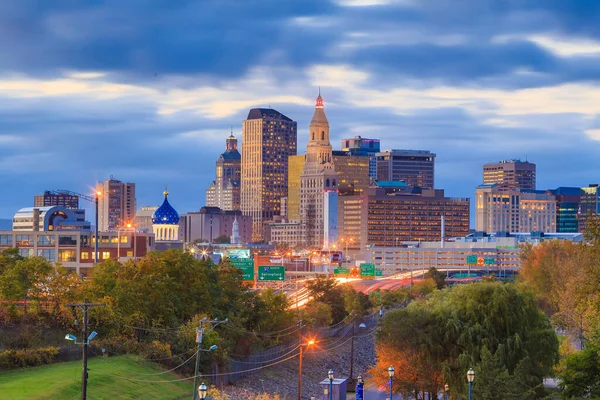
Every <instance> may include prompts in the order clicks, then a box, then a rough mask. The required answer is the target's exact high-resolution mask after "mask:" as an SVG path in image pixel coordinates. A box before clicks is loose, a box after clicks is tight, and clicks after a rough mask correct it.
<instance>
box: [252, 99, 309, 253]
mask: <svg viewBox="0 0 600 400" xmlns="http://www.w3.org/2000/svg"><path fill="white" fill-rule="evenodd" d="M297 137H298V135H297V123H296V121H292V119H291V118H288V117H287V116H285V115H283V114H282V113H280V112H279V111H277V110H273V109H271V108H253V109H251V110H250V112H249V113H248V118H247V119H246V120H244V122H243V124H242V143H243V144H244V145H243V146H242V173H241V175H242V178H241V202H240V209H241V211H242V213H243V214H244V215H247V216H250V217H252V221H253V222H252V240H253V241H255V242H256V241H261V240H263V239H264V223H265V222H266V221H272V220H273V217H276V216H279V215H280V213H281V198H282V197H286V196H287V191H288V157H289V156H293V155H296V146H297Z"/></svg>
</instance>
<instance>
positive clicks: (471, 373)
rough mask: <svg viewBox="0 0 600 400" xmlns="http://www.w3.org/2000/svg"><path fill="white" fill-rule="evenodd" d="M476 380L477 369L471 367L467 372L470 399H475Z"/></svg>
mask: <svg viewBox="0 0 600 400" xmlns="http://www.w3.org/2000/svg"><path fill="white" fill-rule="evenodd" d="M474 380H475V371H473V368H469V371H468V372H467V381H468V382H469V400H473V381H474Z"/></svg>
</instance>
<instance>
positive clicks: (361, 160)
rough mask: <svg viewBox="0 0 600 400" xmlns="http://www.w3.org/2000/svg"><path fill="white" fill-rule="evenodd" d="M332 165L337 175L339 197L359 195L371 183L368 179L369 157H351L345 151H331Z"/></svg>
mask: <svg viewBox="0 0 600 400" xmlns="http://www.w3.org/2000/svg"><path fill="white" fill-rule="evenodd" d="M332 153H333V165H334V166H335V171H336V172H337V173H338V176H339V182H338V190H339V192H340V195H351V194H360V193H362V192H364V191H365V190H366V189H367V188H368V187H369V183H370V181H371V179H370V177H369V168H370V157H369V156H358V155H352V154H351V153H350V152H347V151H333V152H332Z"/></svg>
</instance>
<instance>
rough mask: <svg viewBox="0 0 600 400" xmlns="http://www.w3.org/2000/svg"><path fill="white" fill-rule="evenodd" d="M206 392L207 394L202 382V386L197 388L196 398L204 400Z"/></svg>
mask: <svg viewBox="0 0 600 400" xmlns="http://www.w3.org/2000/svg"><path fill="white" fill-rule="evenodd" d="M206 392H208V388H207V387H206V385H205V384H204V382H202V384H201V385H200V386H198V398H200V399H206Z"/></svg>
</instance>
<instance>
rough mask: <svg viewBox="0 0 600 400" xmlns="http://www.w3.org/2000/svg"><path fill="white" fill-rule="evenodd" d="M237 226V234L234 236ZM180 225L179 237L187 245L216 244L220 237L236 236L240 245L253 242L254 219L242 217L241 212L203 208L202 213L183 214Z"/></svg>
mask: <svg viewBox="0 0 600 400" xmlns="http://www.w3.org/2000/svg"><path fill="white" fill-rule="evenodd" d="M236 224H237V232H235V234H234V228H236ZM179 225H180V228H179V229H180V235H179V237H180V239H181V240H183V241H184V242H185V243H191V242H195V241H199V242H203V243H214V241H215V239H217V238H218V237H219V236H227V237H231V236H236V241H239V242H240V243H249V242H251V241H252V217H250V216H246V215H242V212H241V211H239V210H235V211H234V210H227V211H226V210H221V209H220V208H218V207H202V208H201V209H200V211H196V212H189V213H187V214H183V215H182V216H181V219H180V221H179ZM236 244H237V243H236Z"/></svg>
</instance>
